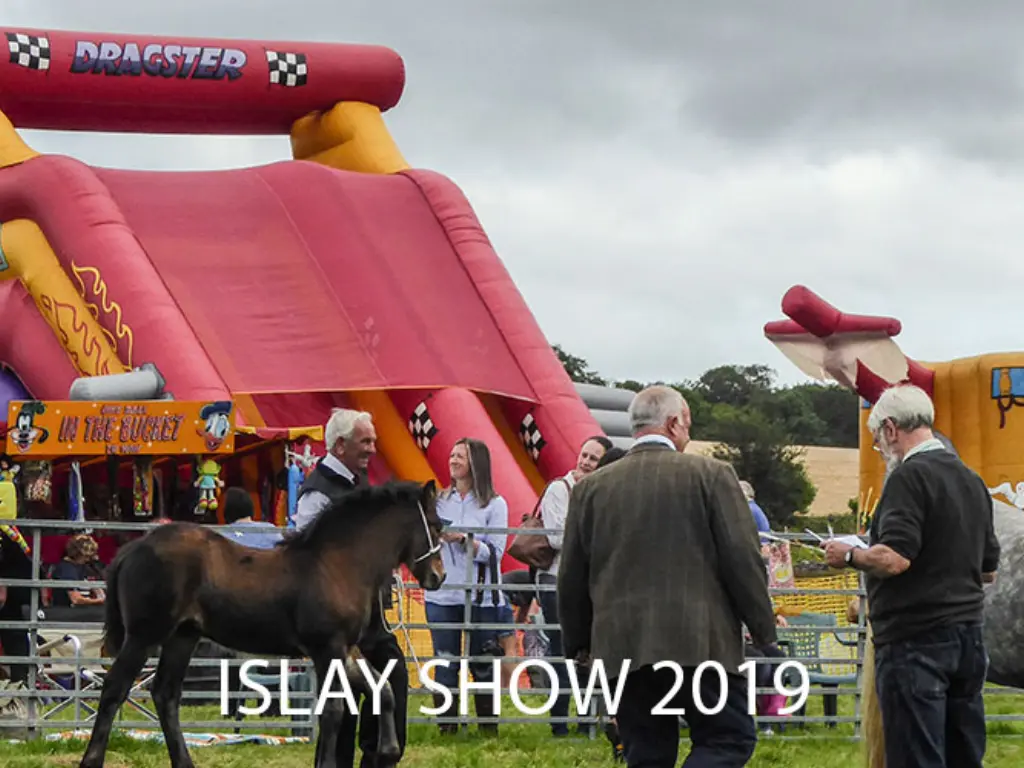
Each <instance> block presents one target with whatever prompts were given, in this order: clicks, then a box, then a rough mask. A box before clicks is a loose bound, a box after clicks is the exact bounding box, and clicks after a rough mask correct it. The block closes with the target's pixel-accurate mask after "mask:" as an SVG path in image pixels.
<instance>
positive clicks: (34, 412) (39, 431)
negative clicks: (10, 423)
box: [11, 400, 50, 453]
mask: <svg viewBox="0 0 1024 768" xmlns="http://www.w3.org/2000/svg"><path fill="white" fill-rule="evenodd" d="M44 413H46V405H45V404H44V403H41V402H39V401H38V400H32V401H30V402H27V403H22V405H21V411H20V412H19V413H18V416H17V418H16V419H15V421H14V427H13V428H12V429H11V439H12V440H13V441H14V444H15V445H16V446H18V450H19V451H21V452H22V453H25V452H26V451H28V450H29V449H30V448H31V447H32V446H33V445H34V444H35V443H37V442H38V443H39V444H40V445H41V444H42V443H45V442H46V441H47V440H48V439H49V438H50V430H48V429H46V428H45V427H37V426H36V425H35V424H34V423H33V422H34V421H35V418H36V416H41V415H42V414H44Z"/></svg>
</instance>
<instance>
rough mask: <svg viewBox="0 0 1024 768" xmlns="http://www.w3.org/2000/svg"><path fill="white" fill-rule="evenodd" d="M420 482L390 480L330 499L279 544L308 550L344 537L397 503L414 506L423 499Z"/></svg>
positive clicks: (289, 547)
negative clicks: (307, 523)
mask: <svg viewBox="0 0 1024 768" xmlns="http://www.w3.org/2000/svg"><path fill="white" fill-rule="evenodd" d="M421 491H422V489H421V487H420V484H419V483H416V482H410V481H405V480H391V481H389V482H387V483H384V484H383V485H365V486H362V487H357V488H356V489H354V490H352V491H350V492H348V493H347V494H345V495H344V496H343V497H342V498H341V500H340V501H338V502H331V503H329V504H328V505H327V506H326V507H324V508H323V509H322V510H321V511H320V512H319V513H317V516H316V519H314V520H313V522H311V523H310V524H309V525H307V526H306V527H305V528H303V529H302V530H301V531H298V532H297V533H294V534H291V535H286V536H285V537H284V539H283V540H282V541H280V542H278V544H277V546H278V547H282V548H285V549H309V548H311V547H314V546H317V545H320V544H323V543H324V542H325V541H330V540H337V539H345V538H348V537H349V536H351V535H352V534H354V533H355V532H356V531H358V530H359V529H360V528H362V527H363V525H365V524H366V523H367V522H368V521H369V520H370V519H371V518H373V516H374V515H376V514H377V513H378V512H380V511H381V510H383V509H386V508H387V507H393V506H395V505H398V504H411V505H415V504H416V503H418V502H419V500H420V493H421Z"/></svg>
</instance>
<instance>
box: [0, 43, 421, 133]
mask: <svg viewBox="0 0 1024 768" xmlns="http://www.w3.org/2000/svg"><path fill="white" fill-rule="evenodd" d="M4 33H5V35H6V38H5V40H4V43H5V46H6V48H7V49H8V50H9V55H7V54H5V56H7V58H8V60H9V63H7V62H4V65H3V66H0V110H2V111H3V112H4V113H5V114H6V115H7V117H8V118H10V120H11V122H12V123H14V125H15V126H16V127H18V128H43V129H53V130H80V131H83V130H84V131H119V132H130V133H176V134H250V135H256V134H288V133H289V131H290V130H291V127H292V124H293V123H294V122H295V121H296V120H297V119H299V118H301V117H303V116H305V115H307V114H309V113H311V112H316V111H318V110H327V109H330V108H331V107H333V106H334V105H335V104H337V103H338V102H340V101H360V102H366V103H369V104H373V105H374V106H376V107H378V108H379V109H380V110H381V111H385V110H388V109H390V108H391V107H393V106H395V105H396V104H397V103H398V100H399V98H400V97H401V95H402V89H403V88H404V87H405V67H404V64H403V62H402V59H401V57H400V56H399V55H398V54H397V53H396V52H394V51H392V50H391V49H389V48H385V47H381V46H371V45H342V44H337V43H295V42H273V41H255V40H216V39H201V38H188V37H152V36H149V35H124V34H113V33H96V32H66V31H51V30H41V29H5V30H4Z"/></svg>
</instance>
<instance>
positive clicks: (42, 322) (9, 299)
mask: <svg viewBox="0 0 1024 768" xmlns="http://www.w3.org/2000/svg"><path fill="white" fill-rule="evenodd" d="M0 317H3V319H4V322H3V325H2V328H0V362H4V363H6V364H7V365H8V367H10V368H11V369H13V370H14V372H15V373H16V374H17V375H18V378H19V379H21V382H22V383H23V384H24V385H25V388H26V389H27V390H28V391H29V392H31V393H32V396H33V397H35V398H38V399H39V400H67V398H68V393H69V392H70V390H71V382H73V381H74V380H75V379H76V378H77V377H78V371H76V370H75V367H74V366H73V365H72V364H71V360H70V359H69V358H68V354H67V352H65V351H64V347H62V346H61V344H60V341H59V340H58V339H57V335H56V334H55V333H54V332H53V329H52V328H50V325H49V323H47V322H46V319H45V318H44V317H43V316H42V315H41V314H40V312H39V308H38V307H37V306H36V305H35V302H34V301H32V297H31V296H29V295H28V292H27V291H26V290H25V287H24V286H23V285H22V284H21V282H20V281H18V280H4V281H3V282H0ZM6 420H7V414H3V417H2V418H0V421H6Z"/></svg>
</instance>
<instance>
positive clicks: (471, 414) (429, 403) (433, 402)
mask: <svg viewBox="0 0 1024 768" xmlns="http://www.w3.org/2000/svg"><path fill="white" fill-rule="evenodd" d="M390 395H391V400H392V402H393V403H394V404H395V407H396V408H397V409H398V413H399V415H400V416H401V417H402V418H403V419H404V420H405V421H406V422H407V423H408V422H410V421H411V422H413V423H414V425H416V427H417V429H418V430H420V432H417V431H413V437H414V438H419V439H420V446H421V448H422V446H423V445H424V444H426V450H425V451H424V453H425V455H426V457H427V462H428V463H429V464H430V468H431V469H433V470H434V473H435V474H436V475H437V478H438V480H439V481H440V482H441V483H443V484H445V485H447V484H448V483H450V482H451V475H450V473H449V469H448V457H449V455H450V454H451V450H452V446H454V445H455V441H456V440H459V439H461V438H463V437H472V438H476V439H477V440H482V441H483V442H484V443H486V444H487V447H488V448H489V449H490V453H491V479H492V481H493V483H494V489H495V490H496V491H497V492H498V493H499V494H501V496H502V497H503V498H504V499H505V502H506V503H507V504H508V527H509V528H515V527H518V526H519V522H520V520H522V517H523V515H524V514H526V513H528V512H529V511H530V510H532V509H533V507H534V505H535V504H536V503H537V494H536V493H535V492H534V490H533V488H532V487H531V486H530V483H529V481H528V480H527V479H526V476H525V475H524V474H523V472H522V470H521V469H519V465H518V464H516V460H515V458H513V456H512V454H511V453H510V452H509V450H508V447H507V446H506V445H505V442H504V440H502V439H501V435H500V434H499V432H498V430H497V428H496V427H495V426H494V423H493V422H492V421H491V420H490V418H489V417H488V415H487V411H486V410H485V409H484V406H483V404H482V403H481V402H480V400H479V399H477V397H476V396H475V395H474V394H473V393H472V392H470V391H469V390H466V389H456V388H452V389H438V390H431V391H425V390H395V391H393V392H391V393H390ZM431 427H432V428H431ZM423 430H425V431H423ZM421 435H422V437H421ZM522 567H523V564H522V563H520V562H519V561H518V560H516V559H515V558H513V557H510V556H508V555H507V554H506V555H505V557H504V558H503V559H502V562H501V570H502V571H508V570H512V569H515V568H522Z"/></svg>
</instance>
